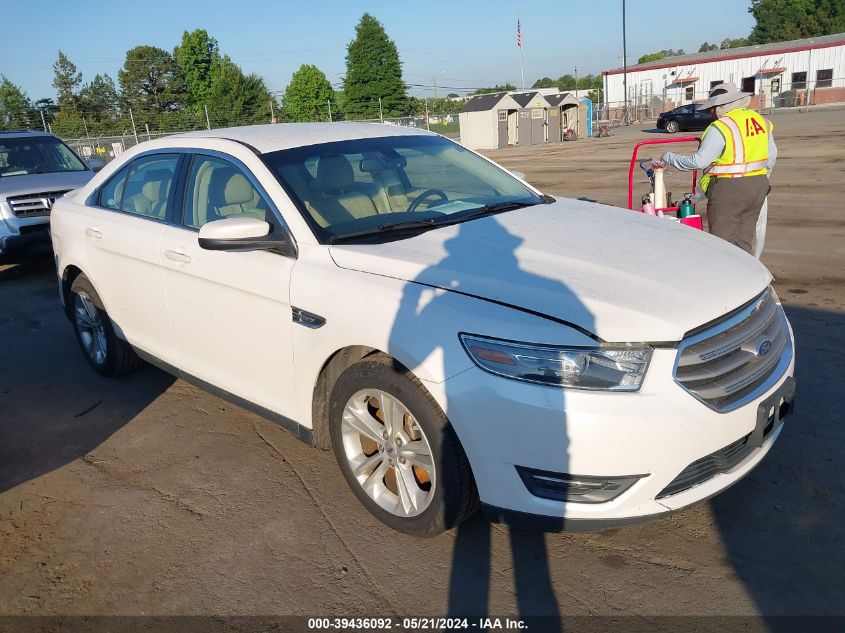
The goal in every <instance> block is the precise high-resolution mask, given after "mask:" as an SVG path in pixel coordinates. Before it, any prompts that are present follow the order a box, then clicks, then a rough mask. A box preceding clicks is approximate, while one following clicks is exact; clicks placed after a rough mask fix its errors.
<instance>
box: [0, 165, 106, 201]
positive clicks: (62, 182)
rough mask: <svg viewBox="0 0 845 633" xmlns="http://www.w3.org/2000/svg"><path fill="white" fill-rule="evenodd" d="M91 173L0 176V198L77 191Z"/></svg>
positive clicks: (90, 176) (65, 172)
mask: <svg viewBox="0 0 845 633" xmlns="http://www.w3.org/2000/svg"><path fill="white" fill-rule="evenodd" d="M93 177H94V172H93V171H63V172H56V173H53V174H29V175H27V176H0V197H2V198H8V197H10V196H22V195H26V194H28V193H46V192H50V191H64V190H69V189H77V188H78V187H81V186H82V185H84V184H85V183H87V182H88V181H89V180H91V178H93Z"/></svg>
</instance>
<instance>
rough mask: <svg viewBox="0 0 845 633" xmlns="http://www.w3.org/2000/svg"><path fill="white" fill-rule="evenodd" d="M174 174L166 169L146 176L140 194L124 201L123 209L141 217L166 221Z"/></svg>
mask: <svg viewBox="0 0 845 633" xmlns="http://www.w3.org/2000/svg"><path fill="white" fill-rule="evenodd" d="M171 176H172V174H171V173H170V171H168V170H166V169H159V170H155V171H151V172H150V173H149V174H147V175H146V179H145V182H144V184H143V185H141V191H140V193H136V194H135V195H134V196H130V197H129V199H128V200H126V201H124V203H123V208H124V209H126V210H127V211H130V212H134V213H138V214H140V215H147V216H152V217H155V218H159V219H164V216H165V213H166V212H167V196H168V194H169V193H170V180H171Z"/></svg>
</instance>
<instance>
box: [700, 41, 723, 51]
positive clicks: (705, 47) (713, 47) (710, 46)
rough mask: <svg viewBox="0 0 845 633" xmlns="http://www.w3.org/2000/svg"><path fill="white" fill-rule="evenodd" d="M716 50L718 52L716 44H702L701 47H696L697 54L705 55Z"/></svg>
mask: <svg viewBox="0 0 845 633" xmlns="http://www.w3.org/2000/svg"><path fill="white" fill-rule="evenodd" d="M717 50H719V46H718V44H711V43H710V42H704V43H703V44H702V45H701V46H699V47H698V52H699V53H707V52H709V51H717Z"/></svg>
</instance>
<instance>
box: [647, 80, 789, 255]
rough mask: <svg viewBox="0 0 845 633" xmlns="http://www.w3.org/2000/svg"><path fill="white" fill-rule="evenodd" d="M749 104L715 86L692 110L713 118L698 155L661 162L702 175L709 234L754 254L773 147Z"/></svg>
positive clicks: (765, 124)
mask: <svg viewBox="0 0 845 633" xmlns="http://www.w3.org/2000/svg"><path fill="white" fill-rule="evenodd" d="M750 103H751V95H749V94H747V93H743V92H740V91H739V90H737V88H736V86H735V85H734V84H732V83H721V84H718V85H716V86H714V87H713V88H712V89H711V90H710V95H709V98H708V99H707V101H705V102H704V103H702V104H700V105H698V106H697V107H698V109H699V110H709V111H710V114H712V115H713V116H714V117H716V118H717V119H716V121H714V122H713V123H711V124H710V125H709V126H708V127H707V129H706V130H704V135H703V137H702V139H701V145H700V146H699V148H698V151H697V152H696V153H695V154H692V155H690V156H683V155H680V154H673V153H672V152H668V153H666V154H664V155H663V158H662V160H663V162H665V163H666V164H668V165H670V166H672V167H674V168H675V169H680V170H682V171H691V170H693V169H698V170H701V171H703V172H704V175H703V176H702V178H701V181H700V184H701V190H702V191H703V192H704V193H705V194H706V195H707V222H708V224H709V225H710V232H711V233H713V234H714V235H718V236H719V237H721V238H722V239H724V240H727V241H728V242H730V243H732V244H735V245H736V246H739V247H740V248H742V249H744V250H745V251H747V252H749V253H754V239H755V228H756V225H757V221H758V218H759V219H761V220H762V222H763V225H762V232H761V233H762V234H759V233H758V235H757V241H758V250H759V251H762V241H763V237H764V235H765V219H764V218H762V217H760V216H761V213H760V210H761V208H762V207H763V204H764V202H765V201H766V196H767V195H768V193H769V190H770V187H769V176H768V175H769V173H770V172H771V169H772V167H774V164H775V159H776V158H777V147H776V146H775V141H774V138H773V137H772V124H771V122H770V121H767V120H766V119H764V118H763V117H762V116H760V115H759V114H758V113H757V112H755V111H754V110H751V109H749V108H748V105H749V104H750ZM759 256H760V254H759V253H757V257H759Z"/></svg>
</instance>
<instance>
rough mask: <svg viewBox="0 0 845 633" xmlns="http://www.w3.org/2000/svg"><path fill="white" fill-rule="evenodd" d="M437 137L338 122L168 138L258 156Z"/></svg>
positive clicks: (277, 125) (272, 125)
mask: <svg viewBox="0 0 845 633" xmlns="http://www.w3.org/2000/svg"><path fill="white" fill-rule="evenodd" d="M409 135H428V136H437V135H436V134H434V133H433V132H427V131H426V130H421V129H419V128H414V127H402V126H398V125H386V124H380V123H360V122H354V121H340V122H337V123H270V124H266V125H247V126H243V127H230V128H219V129H215V130H199V131H196V132H185V133H183V134H175V135H173V136H172V137H170V138H174V137H176V138H203V139H209V138H210V139H222V140H230V141H235V142H238V143H242V144H246V145H249V146H250V147H252V148H254V149H256V150H257V151H258V152H260V153H261V154H266V153H268V152H275V151H278V150H283V149H292V148H295V147H305V146H308V145H318V144H320V143H332V142H336V141H348V140H354V139H361V138H379V137H386V136H409Z"/></svg>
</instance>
